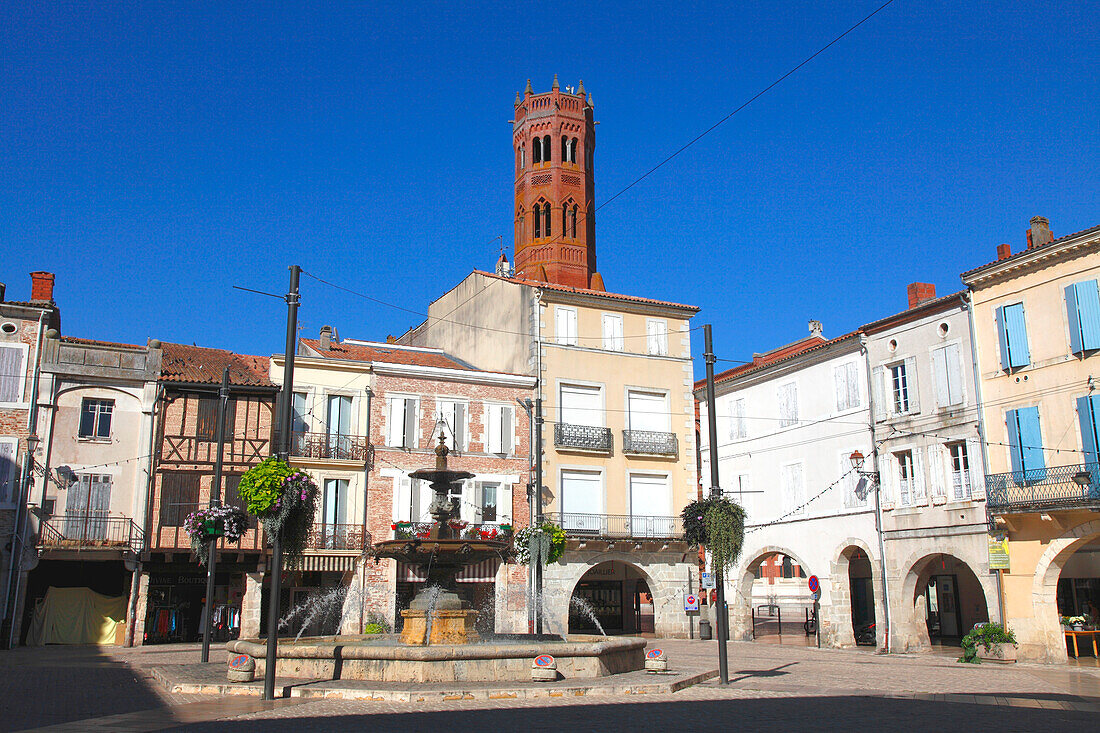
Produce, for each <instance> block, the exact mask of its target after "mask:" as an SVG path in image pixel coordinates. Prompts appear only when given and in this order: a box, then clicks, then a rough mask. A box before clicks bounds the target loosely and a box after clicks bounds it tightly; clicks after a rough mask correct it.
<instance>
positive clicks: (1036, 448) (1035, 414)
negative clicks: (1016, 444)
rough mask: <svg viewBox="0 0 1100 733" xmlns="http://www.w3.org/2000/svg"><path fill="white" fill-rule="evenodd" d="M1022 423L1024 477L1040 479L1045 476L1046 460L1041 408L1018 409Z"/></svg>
mask: <svg viewBox="0 0 1100 733" xmlns="http://www.w3.org/2000/svg"><path fill="white" fill-rule="evenodd" d="M1016 420H1017V422H1018V423H1019V425H1020V454H1021V456H1023V459H1024V478H1025V479H1027V480H1028V481H1039V480H1042V479H1043V478H1044V477H1045V473H1046V472H1045V470H1044V469H1045V468H1046V461H1045V460H1044V457H1043V434H1042V433H1041V432H1040V430H1039V408H1038V407H1022V408H1020V409H1019V410H1016Z"/></svg>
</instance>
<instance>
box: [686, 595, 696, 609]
mask: <svg viewBox="0 0 1100 733" xmlns="http://www.w3.org/2000/svg"><path fill="white" fill-rule="evenodd" d="M687 602H688V605H690V606H694V605H695V604H696V603H698V602H699V599H698V598H696V597H695V596H694V595H692V594H690V593H689V594H688V597H687Z"/></svg>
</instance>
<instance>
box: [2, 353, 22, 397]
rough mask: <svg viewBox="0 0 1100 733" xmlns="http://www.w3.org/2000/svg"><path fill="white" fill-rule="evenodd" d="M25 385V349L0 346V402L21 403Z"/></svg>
mask: <svg viewBox="0 0 1100 733" xmlns="http://www.w3.org/2000/svg"><path fill="white" fill-rule="evenodd" d="M22 384H23V349H21V348H19V347H18V346H0V402H19V399H20V397H22V395H21V394H20V389H19V388H20V386H21V385H22Z"/></svg>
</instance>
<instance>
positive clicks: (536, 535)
mask: <svg viewBox="0 0 1100 733" xmlns="http://www.w3.org/2000/svg"><path fill="white" fill-rule="evenodd" d="M514 543H515V554H516V561H517V562H519V563H520V564H521V565H530V564H531V562H532V561H534V562H537V563H538V564H540V565H549V564H550V563H552V562H557V560H558V559H559V558H560V557H561V556H562V555H563V554H565V530H563V529H562V528H561V527H559V526H558V525H556V524H554V523H553V522H543V523H542V524H540V525H539V526H537V527H524V528H523V529H521V530H520V531H518V532H516V534H515V538H514Z"/></svg>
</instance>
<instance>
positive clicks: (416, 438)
mask: <svg viewBox="0 0 1100 733" xmlns="http://www.w3.org/2000/svg"><path fill="white" fill-rule="evenodd" d="M396 400H401V401H402V403H407V402H408V400H412V401H413V436H412V438H413V440H412V445H409V441H408V438H409V436H408V434H407V432H406V426H407V423H406V421H405V419H404V418H402V420H401V442H400V443H394V420H393V403H394V401H396ZM420 410H421V400H420V395H418V394H415V393H411V392H387V393H386V436H385V438H386V447H387V448H397V449H400V450H416V449H417V448H419V447H420V418H421V412H420ZM407 413H408V407H407V406H405V405H403V406H402V408H401V414H402V415H406V414H407Z"/></svg>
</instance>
